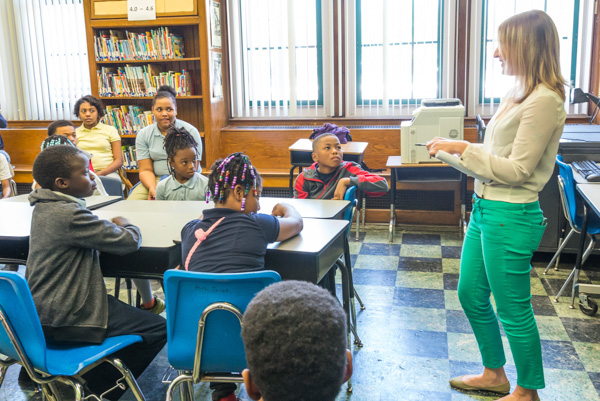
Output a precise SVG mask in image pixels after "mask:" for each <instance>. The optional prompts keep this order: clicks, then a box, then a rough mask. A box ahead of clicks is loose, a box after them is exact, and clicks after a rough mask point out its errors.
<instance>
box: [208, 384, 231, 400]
mask: <svg viewBox="0 0 600 401" xmlns="http://www.w3.org/2000/svg"><path fill="white" fill-rule="evenodd" d="M209 387H210V389H211V390H212V391H213V393H212V399H213V401H218V400H220V399H221V398H223V397H227V396H228V395H229V394H231V393H234V392H235V390H237V386H236V385H235V384H233V383H212V382H211V383H210V386H209Z"/></svg>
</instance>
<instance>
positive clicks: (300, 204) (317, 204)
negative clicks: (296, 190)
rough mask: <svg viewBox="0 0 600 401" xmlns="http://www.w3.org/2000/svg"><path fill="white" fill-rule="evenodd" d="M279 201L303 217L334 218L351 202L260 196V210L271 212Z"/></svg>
mask: <svg viewBox="0 0 600 401" xmlns="http://www.w3.org/2000/svg"><path fill="white" fill-rule="evenodd" d="M277 203H288V204H290V205H292V207H293V208H294V209H296V210H297V211H298V213H300V216H302V217H303V218H313V219H333V218H335V217H336V216H338V215H339V214H341V213H342V212H343V211H344V209H346V207H348V205H349V204H350V202H349V201H346V200H331V199H326V200H322V199H292V198H266V197H261V198H260V212H261V213H265V214H270V213H271V211H272V210H273V207H275V205H276V204H277Z"/></svg>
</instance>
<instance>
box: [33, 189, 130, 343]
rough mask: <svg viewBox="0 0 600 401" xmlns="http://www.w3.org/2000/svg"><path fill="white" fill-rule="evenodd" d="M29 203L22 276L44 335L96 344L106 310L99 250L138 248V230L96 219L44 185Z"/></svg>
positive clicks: (118, 251)
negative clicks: (26, 248) (31, 210)
mask: <svg viewBox="0 0 600 401" xmlns="http://www.w3.org/2000/svg"><path fill="white" fill-rule="evenodd" d="M29 202H30V203H31V205H32V206H34V209H33V216H32V219H31V236H30V239H29V257H28V258H27V269H26V272H25V275H26V278H27V281H28V283H29V288H30V289H31V294H32V295H33V300H34V303H35V306H36V309H37V312H38V315H39V317H40V320H41V322H42V328H43V329H44V333H45V335H46V338H47V339H49V340H54V341H74V342H86V343H101V342H102V341H103V340H104V337H105V333H106V325H107V321H108V310H107V293H106V287H105V286H104V278H103V277H102V272H101V271H100V260H99V252H98V251H101V252H109V253H113V254H117V255H125V254H127V253H131V252H134V251H136V250H138V249H139V247H140V245H141V243H142V236H141V234H140V231H139V229H138V228H137V227H136V226H134V225H131V224H127V225H125V226H124V227H120V226H117V225H116V224H113V223H111V222H109V221H107V220H100V219H98V217H97V216H95V215H93V214H92V212H90V211H89V210H87V209H86V208H84V207H83V206H82V205H80V204H79V203H77V202H76V201H75V200H73V199H69V198H68V197H67V196H65V195H62V194H60V193H57V192H53V191H51V190H49V189H42V188H40V189H37V190H35V191H33V192H32V193H31V194H30V195H29Z"/></svg>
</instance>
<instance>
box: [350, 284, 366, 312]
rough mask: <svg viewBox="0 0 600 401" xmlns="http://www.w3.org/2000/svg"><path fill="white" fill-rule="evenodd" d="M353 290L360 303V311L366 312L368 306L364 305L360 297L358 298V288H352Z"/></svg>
mask: <svg viewBox="0 0 600 401" xmlns="http://www.w3.org/2000/svg"><path fill="white" fill-rule="evenodd" d="M352 290H353V291H354V298H356V299H357V300H358V303H359V304H360V310H365V309H366V306H365V304H364V303H363V301H362V300H361V299H360V297H359V296H358V292H356V288H354V287H352Z"/></svg>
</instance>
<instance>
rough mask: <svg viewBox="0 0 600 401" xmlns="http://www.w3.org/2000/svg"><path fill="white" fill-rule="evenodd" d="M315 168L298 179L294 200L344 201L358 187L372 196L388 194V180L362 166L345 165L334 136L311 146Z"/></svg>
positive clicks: (328, 135)
mask: <svg viewBox="0 0 600 401" xmlns="http://www.w3.org/2000/svg"><path fill="white" fill-rule="evenodd" d="M312 147H313V152H312V159H313V161H314V162H315V163H314V164H313V165H312V166H310V167H307V168H305V169H304V171H303V172H302V173H300V174H299V175H298V177H297V178H296V183H295V184H294V198H300V199H344V195H345V194H346V190H347V189H348V188H349V187H351V186H356V187H357V188H358V189H360V190H361V191H364V192H365V193H366V194H367V195H369V196H382V195H385V194H386V193H387V191H388V184H387V181H386V180H385V178H383V177H381V176H379V175H377V174H372V173H369V172H368V171H365V170H363V169H362V168H361V167H360V165H358V164H356V163H353V162H345V161H343V157H344V152H343V151H342V145H341V144H340V140H339V139H338V137H337V136H335V135H334V134H323V135H319V136H318V137H317V138H315V140H314V141H313V143H312Z"/></svg>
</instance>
